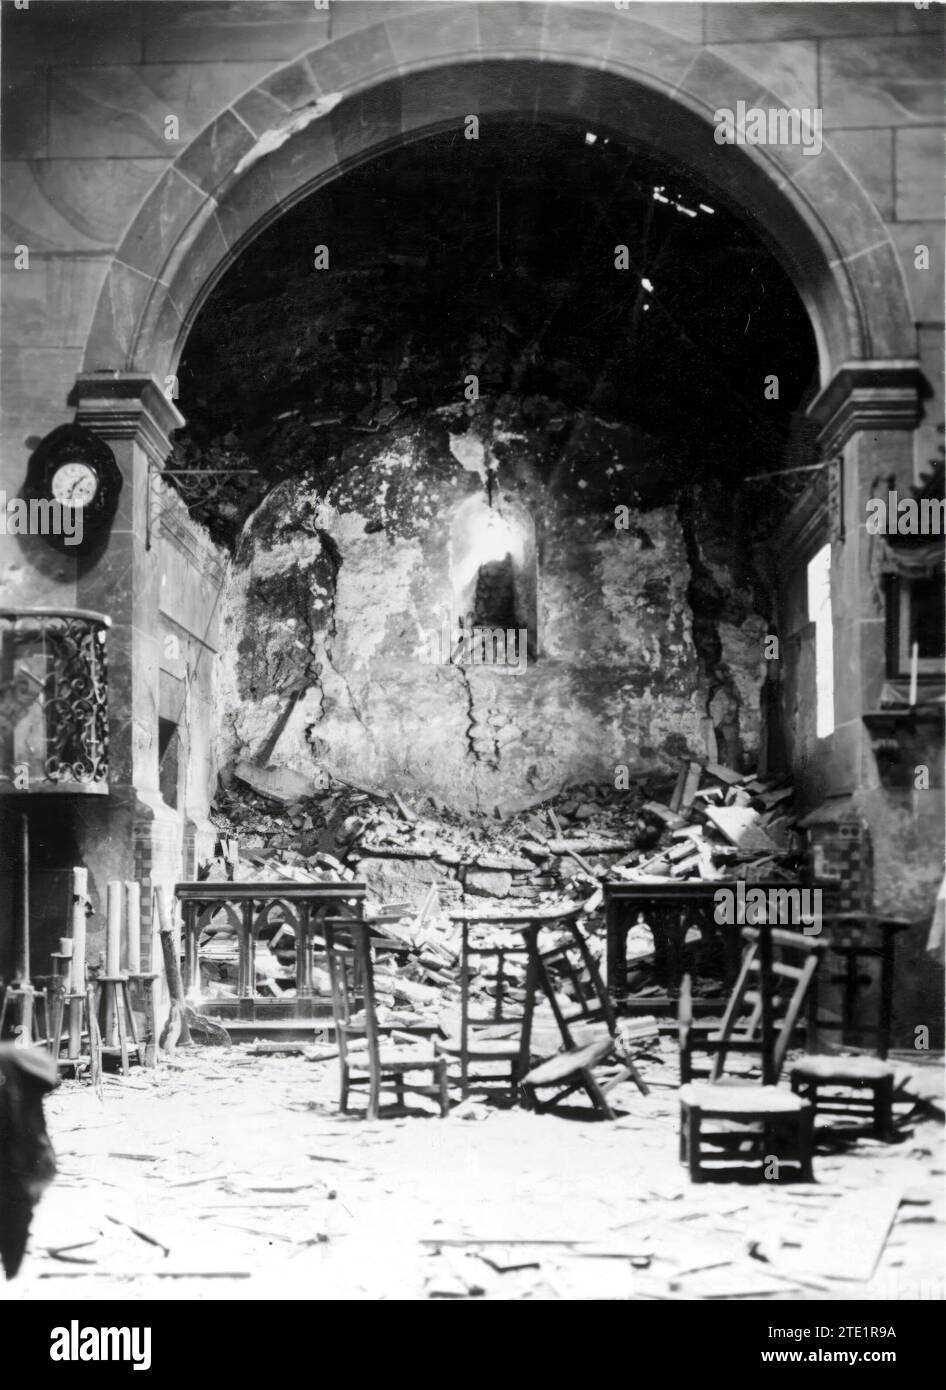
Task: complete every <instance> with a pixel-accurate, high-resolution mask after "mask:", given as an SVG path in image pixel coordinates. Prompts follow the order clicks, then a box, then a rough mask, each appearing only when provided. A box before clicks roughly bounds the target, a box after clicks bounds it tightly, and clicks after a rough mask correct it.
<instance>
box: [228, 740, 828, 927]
mask: <svg viewBox="0 0 946 1390" xmlns="http://www.w3.org/2000/svg"><path fill="white" fill-rule="evenodd" d="M791 801H792V788H791V786H790V784H788V783H787V782H782V783H779V782H774V781H771V780H767V779H763V778H759V777H756V776H755V774H753V773H739V772H734V771H733V770H732V769H731V768H727V767H723V766H721V765H719V764H716V763H710V762H702V763H701V762H688V763H684V764H683V765H682V767H681V768H680V772H679V775H678V776H677V778H676V781H675V782H674V783H673V785H672V787H671V786H670V784H668V783H666V782H663V783H658V782H656V781H655V780H653V779H652V780H650V781H648V780H647V779H641V780H639V781H637V782H632V783H631V785H630V786H629V787H628V788H627V789H620V788H615V787H612V786H610V785H600V784H595V783H587V784H585V785H583V786H579V787H570V788H568V789H567V790H566V791H563V792H562V793H560V794H559V796H557V797H555V798H552V799H551V800H549V801H548V802H546V803H544V804H543V805H542V806H538V807H535V808H533V809H532V810H531V811H528V812H524V813H521V814H519V815H516V816H513V817H511V818H509V819H507V820H504V821H502V822H499V821H496V820H490V819H489V818H487V817H481V818H478V819H473V818H464V817H461V816H460V815H458V814H457V813H455V812H452V811H450V810H449V809H448V808H446V807H444V806H443V805H442V804H441V803H437V802H434V801H433V799H432V798H427V800H426V802H425V804H424V805H423V806H421V807H420V808H414V807H412V806H410V805H408V803H407V802H406V801H405V800H404V798H402V797H400V796H399V795H397V793H394V794H392V795H390V796H382V795H378V794H376V793H370V792H367V791H363V790H357V789H353V788H350V787H337V788H335V789H333V790H332V791H329V792H327V793H325V794H323V795H316V796H311V797H308V798H305V799H302V800H298V801H294V802H291V803H289V804H284V803H280V802H277V801H274V800H273V799H271V798H269V797H265V796H263V795H261V794H260V793H258V792H256V791H254V790H253V789H252V788H250V787H249V786H248V785H247V784H245V783H243V782H241V781H240V780H239V779H234V780H233V781H232V782H231V785H230V787H229V789H226V790H224V789H222V790H221V791H220V793H219V794H218V798H217V801H216V802H215V804H214V808H213V820H214V823H215V824H216V826H217V827H218V829H219V830H220V831H221V835H222V836H226V837H228V838H232V839H233V840H235V841H236V842H237V844H238V846H239V855H240V860H241V861H243V867H242V869H239V870H238V871H237V873H236V876H237V877H244V876H247V877H251V878H263V877H265V875H266V873H268V872H270V871H272V873H273V874H274V876H275V877H280V876H281V875H283V874H286V875H287V876H289V877H294V878H299V879H301V880H303V881H304V880H305V879H311V880H314V881H319V880H321V879H326V878H335V879H337V878H339V877H342V878H348V879H353V878H356V877H357V878H358V879H359V880H360V881H362V882H364V883H366V884H367V885H368V896H369V901H372V902H375V903H377V904H382V905H383V904H386V903H388V904H390V903H392V902H398V901H401V900H407V901H409V902H410V903H411V904H412V905H414V906H415V907H419V906H420V904H421V903H422V902H423V901H424V899H426V897H427V896H428V890H429V888H430V887H431V885H436V887H437V893H438V897H439V899H440V902H441V903H442V904H453V903H456V902H460V901H462V902H465V903H469V902H475V901H476V900H477V899H481V898H484V897H485V898H494V899H500V900H503V901H504V903H505V905H506V906H507V907H518V906H520V904H519V903H514V902H507V901H506V900H508V899H522V903H521V906H523V907H525V906H526V904H527V902H528V903H540V904H543V905H546V904H548V902H550V901H551V900H554V899H556V898H558V897H560V896H562V894H563V893H565V894H567V895H568V896H570V897H573V898H574V897H575V896H580V895H581V894H582V893H583V892H585V891H586V890H588V891H590V890H593V889H594V888H596V887H597V886H598V885H599V884H600V882H601V881H602V880H603V879H605V878H608V877H610V876H615V877H621V878H626V879H630V880H644V881H648V880H650V879H655V878H656V879H659V878H673V879H686V878H703V879H719V878H735V879H746V880H748V881H754V880H756V879H758V878H766V879H773V878H774V879H782V878H784V879H785V882H786V883H791V882H795V881H796V872H797V869H798V867H799V865H800V856H801V853H802V846H801V841H800V839H798V838H797V836H796V834H795V831H794V827H793V819H792V814H791ZM246 861H250V862H249V866H247V863H246ZM394 889H399V890H400V891H397V892H395V891H392V890H394Z"/></svg>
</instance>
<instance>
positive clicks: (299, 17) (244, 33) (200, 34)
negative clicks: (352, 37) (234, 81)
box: [134, 0, 347, 63]
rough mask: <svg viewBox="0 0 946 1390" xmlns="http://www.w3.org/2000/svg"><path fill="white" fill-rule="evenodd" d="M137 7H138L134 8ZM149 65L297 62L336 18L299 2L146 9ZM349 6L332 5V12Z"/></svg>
mask: <svg viewBox="0 0 946 1390" xmlns="http://www.w3.org/2000/svg"><path fill="white" fill-rule="evenodd" d="M134 8H135V9H137V8H138V7H137V6H135V7H134ZM141 8H142V10H144V11H145V14H144V18H143V24H142V27H143V40H144V61H145V62H146V63H220V62H228V63H232V62H234V61H237V60H240V59H246V60H257V59H260V58H293V57H295V56H296V55H297V54H299V53H305V52H306V51H307V49H309V48H312V47H314V46H315V45H316V44H319V43H324V42H325V40H326V39H327V37H328V34H329V27H330V24H331V21H332V19H333V18H334V14H332V13H331V12H330V11H328V10H317V9H316V8H315V6H314V5H313V4H305V3H303V4H300V3H299V2H298V0H239V3H237V4H233V3H232V0H231V3H220V4H217V3H210V4H208V3H206V0H204V2H203V3H201V4H198V5H193V4H183V5H177V4H170V5H169V4H167V3H166V0H162V3H160V4H157V5H143V6H141ZM345 8H347V6H339V5H333V6H332V11H335V12H337V11H338V10H339V9H345Z"/></svg>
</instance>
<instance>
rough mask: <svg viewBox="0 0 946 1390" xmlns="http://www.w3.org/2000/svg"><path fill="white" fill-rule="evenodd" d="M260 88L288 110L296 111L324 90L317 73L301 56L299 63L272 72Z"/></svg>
mask: <svg viewBox="0 0 946 1390" xmlns="http://www.w3.org/2000/svg"><path fill="white" fill-rule="evenodd" d="M260 90H261V91H263V92H265V93H266V94H267V95H268V96H270V97H272V99H273V101H278V102H280V103H281V105H283V106H285V108H286V110H287V111H294V110H296V109H297V108H298V107H300V106H305V105H306V103H307V102H310V101H314V100H315V98H316V97H317V96H319V95H320V94H321V92H322V88H321V87H320V86H319V84H318V82H317V81H316V80H315V75H314V73H313V71H312V69H311V67H310V66H309V64H308V63H307V62H306V60H305V58H300V59H299V61H298V62H297V63H289V64H288V65H287V66H286V67H284V68H280V69H279V70H278V72H274V73H271V74H270V76H269V77H267V78H266V80H265V81H264V82H262V83H260Z"/></svg>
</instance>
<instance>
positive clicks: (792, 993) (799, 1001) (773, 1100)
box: [679, 927, 827, 1182]
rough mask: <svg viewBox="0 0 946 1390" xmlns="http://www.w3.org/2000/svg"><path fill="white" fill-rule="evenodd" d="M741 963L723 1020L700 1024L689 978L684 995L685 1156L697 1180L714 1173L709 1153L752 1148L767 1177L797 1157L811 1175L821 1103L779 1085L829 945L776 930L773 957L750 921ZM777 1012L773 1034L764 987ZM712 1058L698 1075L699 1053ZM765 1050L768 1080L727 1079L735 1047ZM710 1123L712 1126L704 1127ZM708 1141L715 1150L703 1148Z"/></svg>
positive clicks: (802, 1172) (803, 1172) (741, 1153)
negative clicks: (767, 1025)
mask: <svg viewBox="0 0 946 1390" xmlns="http://www.w3.org/2000/svg"><path fill="white" fill-rule="evenodd" d="M743 937H744V939H745V941H746V943H747V948H746V952H745V955H744V957H743V962H742V969H741V970H740V973H739V977H738V979H737V981H736V984H735V986H734V988H733V992H732V995H731V996H730V999H729V1002H728V1004H727V1006H726V1011H725V1014H724V1015H723V1018H722V1020H721V1021H720V1022H719V1023H716V1024H713V1023H710V1024H704V1025H702V1026H700V1025H697V1024H695V1022H694V1019H693V1004H692V990H691V984H690V978H689V976H685V977H684V980H683V986H682V989H681V993H680V1012H679V1032H680V1076H681V1080H682V1081H683V1085H682V1086H681V1088H680V1160H681V1162H683V1163H685V1164H686V1165H687V1167H688V1169H689V1172H690V1177H691V1179H692V1180H693V1181H694V1182H700V1181H702V1179H703V1178H704V1177H705V1176H706V1175H707V1170H706V1169H705V1168H704V1166H703V1159H704V1157H707V1158H708V1157H715V1158H720V1157H725V1156H731V1157H736V1158H737V1159H738V1160H739V1161H740V1162H742V1161H744V1159H745V1150H746V1147H747V1146H749V1147H751V1148H753V1149H757V1150H760V1152H759V1154H758V1157H759V1158H760V1159H761V1162H762V1165H763V1173H764V1174H765V1176H767V1177H774V1176H777V1175H778V1173H779V1172H780V1169H781V1165H782V1164H783V1163H792V1164H793V1165H794V1166H795V1167H796V1168H797V1171H798V1173H799V1176H801V1177H802V1178H805V1179H810V1178H811V1176H812V1153H813V1147H814V1107H813V1106H812V1105H811V1104H810V1103H809V1102H808V1101H807V1100H806V1099H804V1098H803V1097H801V1096H799V1095H796V1094H794V1093H793V1092H790V1091H785V1090H779V1089H778V1088H777V1086H776V1082H777V1081H778V1079H779V1076H780V1075H781V1071H782V1067H783V1066H784V1063H785V1058H786V1055H787V1053H788V1049H789V1046H790V1045H791V1041H792V1038H793V1036H794V1033H795V1030H796V1028H797V1026H798V1024H799V1022H800V1021H801V1017H802V1012H803V1010H804V1008H805V1005H806V1002H807V1000H808V997H809V994H810V991H811V989H812V984H813V982H814V980H815V978H816V974H817V970H818V965H819V963H820V961H821V958H822V956H823V954H824V952H825V950H826V949H827V943H825V942H823V941H821V940H819V938H818V937H815V936H806V935H804V934H803V933H801V932H793V931H786V930H783V929H781V928H778V927H773V928H770V929H769V944H770V946H771V961H770V962H768V963H766V962H765V961H764V960H763V955H762V949H761V947H762V941H761V937H760V931H759V929H758V928H756V927H747V928H746V929H745V930H744V932H743ZM766 991H768V995H769V998H768V1003H769V1006H770V1010H771V1023H772V1026H771V1036H770V1037H768V1038H767V1037H766V1036H765V1035H764V1034H765V1030H764V1029H763V1015H764V1013H765V1002H766V1001H765V992H766ZM694 1052H705V1053H708V1054H710V1055H711V1056H712V1058H713V1061H712V1064H711V1066H710V1068H709V1080H707V1081H693V1080H692V1077H693V1070H694V1069H693V1054H694ZM753 1052H754V1053H758V1054H759V1055H760V1059H761V1063H762V1080H763V1084H761V1085H759V1084H757V1083H753V1082H748V1081H745V1080H743V1081H740V1080H738V1079H734V1078H729V1079H726V1078H724V1075H723V1073H724V1068H725V1063H726V1058H727V1056H728V1055H729V1054H730V1053H742V1054H744V1053H753ZM704 1121H710V1122H711V1123H712V1125H713V1127H714V1128H713V1130H712V1131H711V1132H707V1131H704V1128H703V1125H704ZM704 1145H706V1146H712V1150H713V1152H712V1153H704Z"/></svg>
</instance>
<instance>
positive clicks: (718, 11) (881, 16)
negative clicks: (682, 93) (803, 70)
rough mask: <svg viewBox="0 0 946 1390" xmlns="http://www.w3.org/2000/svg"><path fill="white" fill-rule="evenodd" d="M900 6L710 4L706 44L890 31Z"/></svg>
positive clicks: (707, 13) (707, 14) (705, 8)
mask: <svg viewBox="0 0 946 1390" xmlns="http://www.w3.org/2000/svg"><path fill="white" fill-rule="evenodd" d="M902 8H904V7H903V6H901V5H882V4H881V5H877V4H867V5H861V4H858V5H834V4H794V5H780V4H779V5H731V4H708V5H704V6H703V9H704V11H705V14H706V42H707V43H745V42H747V41H749V40H752V39H774V40H780V39H806V38H815V37H822V36H823V37H830V36H833V35H836V34H891V33H893V32H894V31H895V29H896V27H897V13H896V12H897V10H899V9H902Z"/></svg>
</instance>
